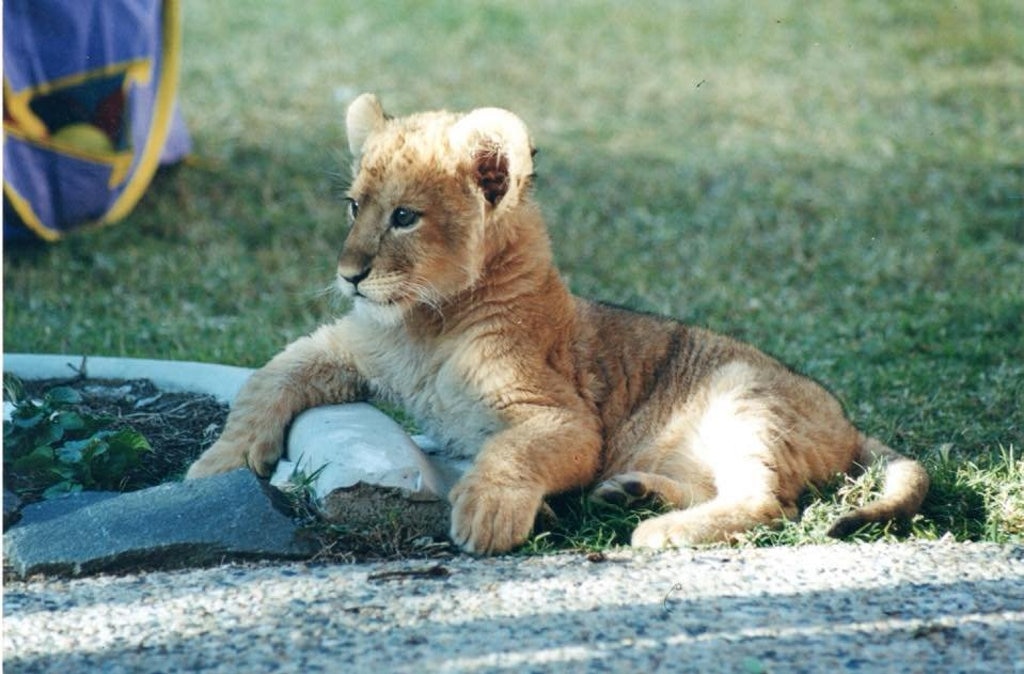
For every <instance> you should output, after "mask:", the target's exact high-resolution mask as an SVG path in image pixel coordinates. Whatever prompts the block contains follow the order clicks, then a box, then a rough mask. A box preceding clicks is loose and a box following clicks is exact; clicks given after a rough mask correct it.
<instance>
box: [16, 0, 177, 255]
mask: <svg viewBox="0 0 1024 674" xmlns="http://www.w3.org/2000/svg"><path fill="white" fill-rule="evenodd" d="M3 12H4V45H3V50H4V102H3V103H4V180H3V192H4V240H5V241H10V240H12V239H18V238H29V237H32V236H34V237H38V238H41V239H44V240H47V241H55V240H57V239H59V238H60V237H61V236H62V235H63V234H64V233H66V232H68V231H70V230H72V229H77V228H79V227H82V226H86V225H99V224H105V223H110V222H116V221H117V220H120V219H121V218H123V217H124V216H126V215H127V214H128V213H129V212H130V211H131V209H132V208H133V207H134V206H135V204H136V203H137V202H138V200H139V199H140V198H141V197H142V194H143V193H144V192H145V190H146V187H147V186H148V185H149V182H150V180H151V179H152V177H153V174H154V173H155V172H156V169H157V167H158V166H159V165H160V164H161V163H171V162H175V161H178V160H180V159H182V158H183V157H184V156H185V155H186V154H188V152H189V150H190V141H189V136H188V131H187V129H186V128H185V124H184V122H183V121H182V119H181V116H180V114H179V112H178V110H177V108H176V104H175V97H176V94H177V86H178V66H179V61H180V50H181V33H180V17H179V5H178V2H177V0H75V1H74V2H67V0H5V2H4V3H3Z"/></svg>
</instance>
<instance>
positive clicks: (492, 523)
mask: <svg viewBox="0 0 1024 674" xmlns="http://www.w3.org/2000/svg"><path fill="white" fill-rule="evenodd" d="M543 498H544V494H543V491H542V490H540V489H536V488H534V487H508V486H504V485H498V484H495V483H492V482H489V481H487V480H486V479H483V478H479V477H477V476H475V475H473V474H472V473H471V474H468V475H466V476H465V477H463V478H462V480H460V481H459V483H458V484H456V485H455V487H454V488H453V489H452V491H451V493H450V494H449V495H448V499H449V500H450V501H451V504H452V528H451V537H452V540H453V541H454V542H455V544H456V545H458V546H459V547H461V548H462V549H463V550H465V551H466V552H469V553H471V554H484V555H488V554H495V553H499V552H507V551H508V550H511V549H512V548H514V547H516V546H517V545H520V544H521V543H523V542H524V541H526V538H527V537H528V536H529V535H530V531H531V530H532V529H533V522H534V519H535V518H536V516H537V511H538V510H539V509H540V506H541V502H542V500H543Z"/></svg>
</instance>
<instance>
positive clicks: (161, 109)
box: [100, 0, 181, 223]
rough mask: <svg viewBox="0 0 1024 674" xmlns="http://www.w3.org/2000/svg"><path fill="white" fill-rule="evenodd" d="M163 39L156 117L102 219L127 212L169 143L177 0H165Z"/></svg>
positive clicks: (178, 45) (174, 86)
mask: <svg viewBox="0 0 1024 674" xmlns="http://www.w3.org/2000/svg"><path fill="white" fill-rule="evenodd" d="M162 19H163V36H162V37H163V39H162V40H161V41H160V47H161V56H160V81H159V84H158V85H157V92H156V97H155V98H154V100H153V120H152V122H151V123H150V125H149V134H148V136H147V138H146V146H145V147H144V148H143V149H142V153H141V155H140V156H139V162H138V164H137V166H136V169H135V173H134V174H133V175H132V177H131V179H130V180H129V181H128V184H127V185H126V186H125V188H124V191H123V192H121V195H120V196H119V197H118V198H117V200H116V201H115V202H114V204H113V205H112V206H111V207H110V210H108V211H107V213H106V215H104V216H103V217H102V218H100V222H103V223H110V222H117V221H118V220H120V219H121V218H123V217H125V216H126V215H128V213H130V212H131V210H132V208H134V207H135V204H136V203H138V201H139V199H141V198H142V195H143V193H144V192H145V191H146V188H147V187H148V186H149V182H150V180H152V179H153V174H154V173H156V169H157V166H158V165H159V164H160V155H161V154H162V153H163V150H164V145H165V144H166V143H167V135H168V133H169V132H170V129H171V120H172V117H173V112H174V100H175V97H176V96H177V93H178V74H179V64H180V60H181V59H180V57H181V22H180V12H179V7H178V0H164V11H163V16H162Z"/></svg>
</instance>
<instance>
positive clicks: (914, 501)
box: [828, 436, 931, 538]
mask: <svg viewBox="0 0 1024 674" xmlns="http://www.w3.org/2000/svg"><path fill="white" fill-rule="evenodd" d="M878 460H882V461H884V463H885V482H884V486H883V488H882V495H881V496H880V497H878V498H877V499H876V500H874V501H872V502H870V503H868V504H867V505H865V506H863V507H861V508H858V509H857V510H854V511H853V512H851V513H848V514H846V515H843V516H842V517H840V518H839V519H838V520H836V522H835V524H833V525H832V528H830V529H829V531H828V535H829V536H832V537H833V538H842V537H844V536H849V535H850V534H852V533H854V532H855V531H857V530H858V529H860V528H862V527H863V526H864V525H866V524H869V523H871V522H888V521H890V520H895V519H899V520H909V519H910V518H911V517H913V516H914V515H916V514H917V511H918V510H919V509H920V508H921V503H923V502H924V497H925V495H927V493H928V487H929V485H930V483H931V481H930V480H929V478H928V473H927V472H925V469H924V467H923V466H922V465H921V464H920V463H918V462H917V461H914V460H913V459H910V458H907V457H905V456H903V455H902V454H900V453H898V452H896V451H895V450H893V449H891V448H889V447H886V446H885V445H883V444H882V443H881V442H879V441H878V440H876V439H874V438H870V437H867V436H862V440H861V446H860V454H859V455H858V457H857V459H856V463H857V464H858V465H860V466H864V467H867V466H870V465H872V464H873V463H874V462H875V461H878Z"/></svg>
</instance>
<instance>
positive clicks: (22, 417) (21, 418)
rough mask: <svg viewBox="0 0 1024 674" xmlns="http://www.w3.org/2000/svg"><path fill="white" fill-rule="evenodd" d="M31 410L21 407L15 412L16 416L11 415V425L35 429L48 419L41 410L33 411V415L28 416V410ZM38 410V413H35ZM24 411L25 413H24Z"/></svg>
mask: <svg viewBox="0 0 1024 674" xmlns="http://www.w3.org/2000/svg"><path fill="white" fill-rule="evenodd" d="M28 409H30V408H27V407H19V408H18V409H17V410H15V412H14V414H12V415H11V423H12V424H14V426H15V427H17V428H34V427H36V426H38V425H39V424H41V423H42V422H43V421H45V419H46V414H45V413H44V412H43V411H42V410H40V409H39V408H31V409H33V413H31V414H28V413H27V410H28ZM35 410H38V411H35ZM23 411H24V412H23Z"/></svg>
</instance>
